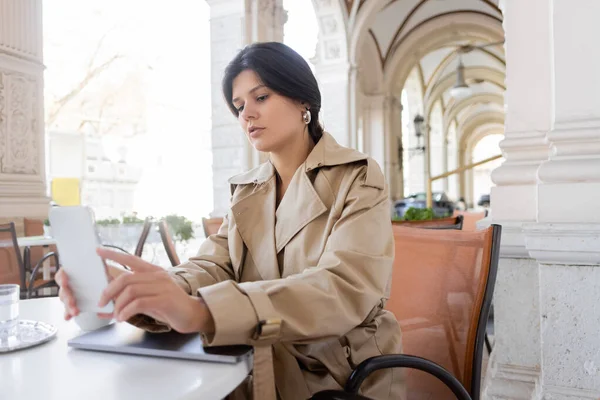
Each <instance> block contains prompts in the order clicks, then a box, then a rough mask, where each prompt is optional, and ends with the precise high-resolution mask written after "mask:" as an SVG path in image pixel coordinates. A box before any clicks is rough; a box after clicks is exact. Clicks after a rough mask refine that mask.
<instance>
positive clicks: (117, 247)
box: [102, 244, 131, 254]
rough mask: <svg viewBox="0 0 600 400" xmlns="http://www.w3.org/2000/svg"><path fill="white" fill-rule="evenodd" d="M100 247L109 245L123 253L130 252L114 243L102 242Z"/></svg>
mask: <svg viewBox="0 0 600 400" xmlns="http://www.w3.org/2000/svg"><path fill="white" fill-rule="evenodd" d="M102 247H110V248H111V249H117V250H119V251H122V252H123V253H125V254H131V253H130V252H128V251H127V250H125V249H124V248H122V247H119V246H115V245H114V244H103V245H102Z"/></svg>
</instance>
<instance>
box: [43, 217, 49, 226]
mask: <svg viewBox="0 0 600 400" xmlns="http://www.w3.org/2000/svg"><path fill="white" fill-rule="evenodd" d="M44 225H46V226H50V220H49V219H48V218H46V219H45V220H44Z"/></svg>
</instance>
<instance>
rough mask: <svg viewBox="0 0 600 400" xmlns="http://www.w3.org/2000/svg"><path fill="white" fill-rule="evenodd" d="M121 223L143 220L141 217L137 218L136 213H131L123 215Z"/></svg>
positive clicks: (134, 222) (138, 222)
mask: <svg viewBox="0 0 600 400" xmlns="http://www.w3.org/2000/svg"><path fill="white" fill-rule="evenodd" d="M123 223H124V224H143V223H144V220H143V219H139V218H138V217H137V215H135V214H133V215H124V216H123Z"/></svg>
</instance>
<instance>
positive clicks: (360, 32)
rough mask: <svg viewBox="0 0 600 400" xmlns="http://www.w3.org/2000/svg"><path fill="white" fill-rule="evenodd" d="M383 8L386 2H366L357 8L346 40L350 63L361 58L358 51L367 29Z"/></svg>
mask: <svg viewBox="0 0 600 400" xmlns="http://www.w3.org/2000/svg"><path fill="white" fill-rule="evenodd" d="M313 1H314V0H313ZM385 7H386V2H384V1H367V2H365V3H364V4H363V5H362V6H361V7H360V8H359V10H358V14H357V15H356V18H355V19H354V23H353V25H352V27H351V28H352V29H351V31H350V34H349V40H348V50H349V60H350V62H351V63H354V64H357V63H358V60H359V59H360V58H361V57H360V56H361V54H360V51H361V49H362V45H363V43H364V41H365V40H367V39H368V31H369V27H370V26H371V23H372V22H373V21H374V20H375V18H376V17H377V14H378V13H379V11H381V10H382V9H383V8H385Z"/></svg>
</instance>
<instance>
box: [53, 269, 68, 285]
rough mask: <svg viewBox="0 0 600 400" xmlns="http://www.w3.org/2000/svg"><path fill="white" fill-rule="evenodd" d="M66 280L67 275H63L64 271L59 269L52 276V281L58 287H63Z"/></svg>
mask: <svg viewBox="0 0 600 400" xmlns="http://www.w3.org/2000/svg"><path fill="white" fill-rule="evenodd" d="M66 280H67V274H65V272H64V269H63V268H60V269H59V270H58V271H57V272H56V275H54V281H55V282H56V283H58V286H62V285H64V282H66Z"/></svg>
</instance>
